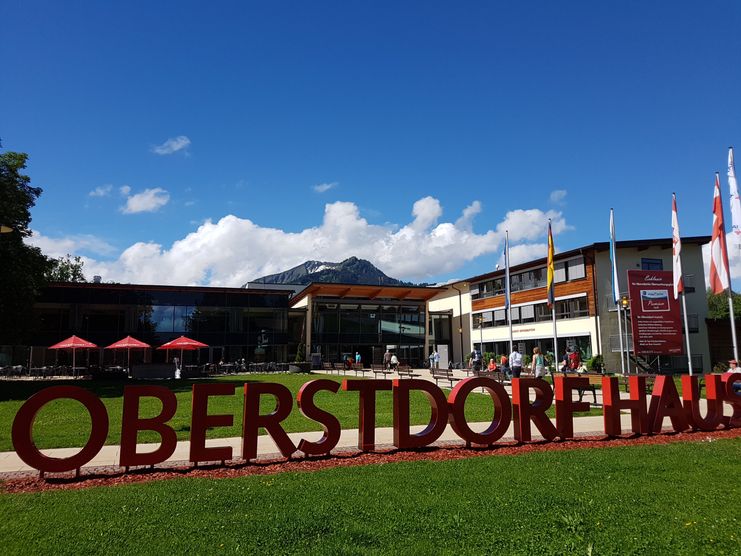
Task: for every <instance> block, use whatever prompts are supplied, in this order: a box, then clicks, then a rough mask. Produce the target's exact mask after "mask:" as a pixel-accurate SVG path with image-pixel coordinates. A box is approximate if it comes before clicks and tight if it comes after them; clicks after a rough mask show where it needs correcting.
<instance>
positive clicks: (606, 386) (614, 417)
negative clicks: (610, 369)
mask: <svg viewBox="0 0 741 556" xmlns="http://www.w3.org/2000/svg"><path fill="white" fill-rule="evenodd" d="M628 385H629V386H630V399H629V400H621V399H620V385H619V384H618V379H617V377H607V376H603V377H602V412H603V418H604V422H605V434H606V435H608V436H620V435H621V434H623V429H622V426H621V424H620V412H621V411H623V410H626V409H627V410H629V411H630V424H631V429H632V431H633V433H634V434H648V433H649V432H650V431H649V427H648V411H647V409H646V378H645V377H642V376H631V377H628Z"/></svg>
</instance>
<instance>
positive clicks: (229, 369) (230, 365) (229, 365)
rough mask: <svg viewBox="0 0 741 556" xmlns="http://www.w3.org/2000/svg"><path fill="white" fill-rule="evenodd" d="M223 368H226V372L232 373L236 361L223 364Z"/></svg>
mask: <svg viewBox="0 0 741 556" xmlns="http://www.w3.org/2000/svg"><path fill="white" fill-rule="evenodd" d="M221 368H222V369H223V370H224V373H228V374H232V373H233V372H234V363H225V364H223V365H221Z"/></svg>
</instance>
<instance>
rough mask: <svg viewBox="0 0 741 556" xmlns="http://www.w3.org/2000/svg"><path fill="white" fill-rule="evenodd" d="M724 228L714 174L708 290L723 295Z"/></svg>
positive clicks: (725, 286)
mask: <svg viewBox="0 0 741 556" xmlns="http://www.w3.org/2000/svg"><path fill="white" fill-rule="evenodd" d="M729 276H730V272H729V270H728V250H727V249H726V227H725V225H724V224H723V202H722V200H721V196H720V178H719V177H718V174H717V172H716V174H715V191H714V192H713V236H712V239H711V240H710V289H711V290H713V293H723V292H724V291H725V290H727V289H728V287H729V286H730V277H729Z"/></svg>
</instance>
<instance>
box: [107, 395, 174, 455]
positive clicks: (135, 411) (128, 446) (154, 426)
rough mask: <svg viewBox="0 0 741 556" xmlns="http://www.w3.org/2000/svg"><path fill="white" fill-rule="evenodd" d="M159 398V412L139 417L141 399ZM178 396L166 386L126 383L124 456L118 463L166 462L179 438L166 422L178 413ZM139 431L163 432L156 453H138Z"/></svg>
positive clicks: (122, 436)
mask: <svg viewBox="0 0 741 556" xmlns="http://www.w3.org/2000/svg"><path fill="white" fill-rule="evenodd" d="M145 397H149V398H157V399H158V400H159V401H161V402H162V411H161V412H160V414H159V415H157V416H155V417H151V418H149V419H141V418H140V417H139V400H141V398H145ZM177 404H178V402H177V398H176V397H175V394H174V393H173V392H172V390H170V389H169V388H165V387H164V386H125V387H124V393H123V417H122V419H121V455H120V457H119V462H118V464H119V465H120V466H121V467H125V468H127V469H128V468H129V467H133V466H136V465H156V464H158V463H161V462H163V461H166V460H167V458H169V457H170V456H171V455H172V454H173V453H174V452H175V447H176V446H177V443H178V439H177V435H176V434H175V431H174V430H173V428H172V427H170V426H168V425H166V424H165V423H167V422H168V421H169V420H170V419H172V418H173V416H174V415H175V410H176V409H177ZM139 431H154V432H156V433H157V434H159V435H160V439H161V442H160V446H159V448H157V449H156V450H155V451H154V452H146V453H137V451H136V439H137V434H138V433H139Z"/></svg>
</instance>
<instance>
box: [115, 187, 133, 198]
mask: <svg viewBox="0 0 741 556" xmlns="http://www.w3.org/2000/svg"><path fill="white" fill-rule="evenodd" d="M118 192H119V193H120V194H121V195H123V196H124V197H126V195H128V194H129V193H131V187H129V186H128V185H122V186H121V187H119V188H118Z"/></svg>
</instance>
